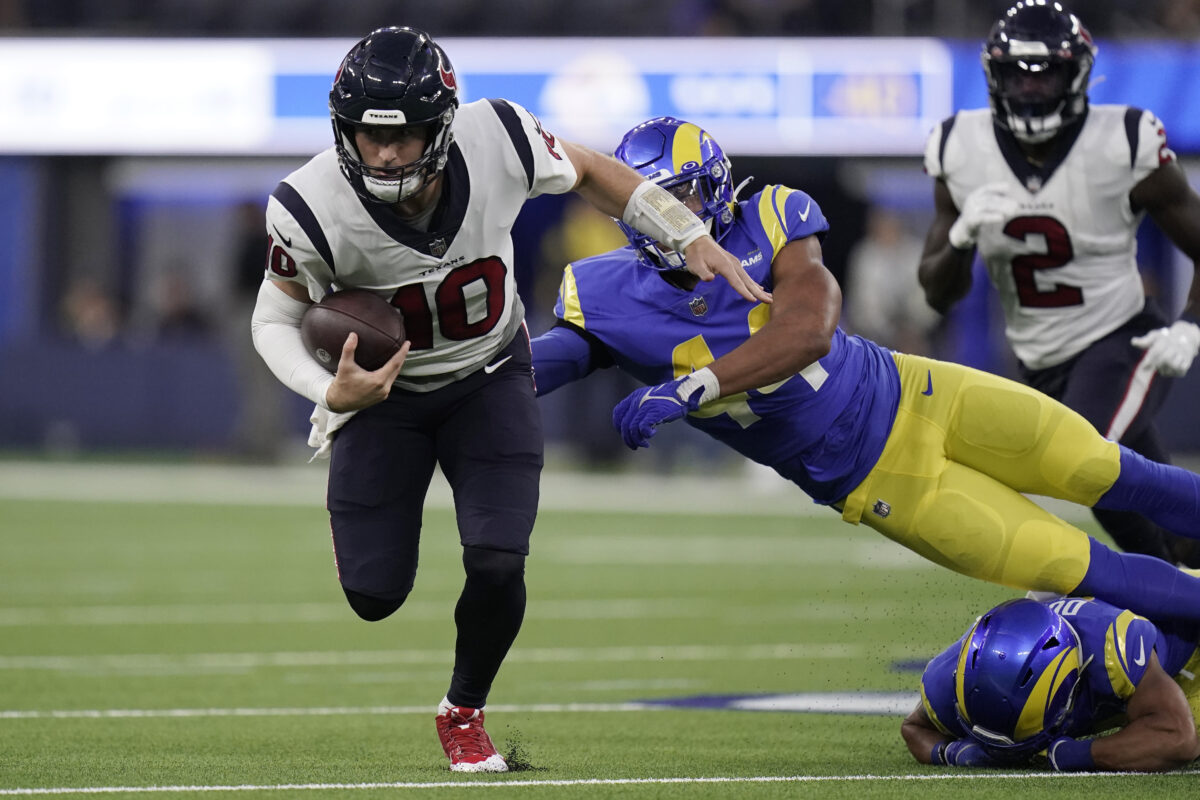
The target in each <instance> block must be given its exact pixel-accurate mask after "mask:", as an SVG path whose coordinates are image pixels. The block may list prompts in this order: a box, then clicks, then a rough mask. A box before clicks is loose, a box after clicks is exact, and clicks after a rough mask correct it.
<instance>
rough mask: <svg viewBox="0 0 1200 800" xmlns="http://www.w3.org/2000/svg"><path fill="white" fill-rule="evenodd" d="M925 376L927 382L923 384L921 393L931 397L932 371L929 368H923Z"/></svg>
mask: <svg viewBox="0 0 1200 800" xmlns="http://www.w3.org/2000/svg"><path fill="white" fill-rule="evenodd" d="M925 378H926V380H928V381H929V382H928V383H927V384H925V391H923V392H921V394H923V395H925V396H926V397H931V396H933V373H932V372H930V371H929V370H925Z"/></svg>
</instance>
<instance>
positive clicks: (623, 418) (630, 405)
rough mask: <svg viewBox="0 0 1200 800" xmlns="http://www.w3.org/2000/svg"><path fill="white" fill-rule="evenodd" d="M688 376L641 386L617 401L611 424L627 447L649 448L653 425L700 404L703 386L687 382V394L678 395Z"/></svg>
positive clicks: (692, 409) (675, 417) (681, 415)
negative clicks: (619, 433) (685, 395)
mask: <svg viewBox="0 0 1200 800" xmlns="http://www.w3.org/2000/svg"><path fill="white" fill-rule="evenodd" d="M690 377H691V376H690V375H685V376H683V377H682V378H676V379H675V380H673V381H671V382H669V383H660V384H658V385H657V386H645V387H643V388H641V389H637V390H635V391H633V392H631V393H630V394H629V396H627V397H626V398H625V399H624V400H622V401H621V402H619V403H617V406H616V408H614V409H613V427H614V428H616V429H617V430H619V431H620V432H621V438H622V439H624V440H625V444H626V445H628V446H629V449H630V450H637V449H638V448H639V447H649V446H650V437H651V436H653V435H654V433H655V428H657V427H658V426H659V425H662V424H663V423H665V422H674V421H675V420H677V419H682V418H683V416H684V415H685V414H687V413H688V412H689V411H695V410H696V409H697V408H699V407H700V397H701V396H702V395H703V394H704V386H702V385H699V384H696V383H695V381H691V382H690V383H689V386H688V389H690V390H691V391H690V393H689V394H688V396H687V397H683V396H681V394H680V388H681V387H680V384H682V383H683V382H684V381H686V380H688V378H690Z"/></svg>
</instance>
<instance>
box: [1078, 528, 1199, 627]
mask: <svg viewBox="0 0 1200 800" xmlns="http://www.w3.org/2000/svg"><path fill="white" fill-rule="evenodd" d="M1071 594H1075V595H1090V596H1092V597H1098V598H1100V599H1101V600H1103V601H1105V602H1106V603H1111V604H1113V605H1114V606H1117V607H1118V608H1128V609H1131V610H1133V611H1135V612H1136V613H1138V614H1141V615H1142V616H1145V617H1149V618H1150V619H1162V618H1164V617H1173V618H1179V619H1189V620H1200V578H1196V577H1193V576H1192V575H1188V574H1187V573H1186V572H1182V571H1180V570H1179V569H1177V568H1176V567H1175V566H1174V565H1173V564H1169V563H1167V562H1166V561H1163V560H1161V559H1158V558H1154V557H1153V556H1143V555H1137V554H1134V553H1118V552H1116V551H1114V550H1110V549H1109V548H1108V547H1105V546H1104V545H1102V544H1100V543H1099V542H1097V541H1096V540H1095V539H1092V540H1091V560H1090V561H1089V563H1088V569H1087V573H1086V574H1085V575H1084V576H1083V580H1082V581H1080V582H1079V586H1077V587H1075V589H1074V590H1073V591H1072V592H1071Z"/></svg>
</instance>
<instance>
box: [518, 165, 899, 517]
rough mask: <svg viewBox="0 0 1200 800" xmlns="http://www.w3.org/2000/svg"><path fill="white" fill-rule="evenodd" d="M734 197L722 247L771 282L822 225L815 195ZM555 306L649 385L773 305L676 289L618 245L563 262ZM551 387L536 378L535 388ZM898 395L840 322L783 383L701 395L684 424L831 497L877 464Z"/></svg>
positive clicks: (714, 289) (717, 288)
mask: <svg viewBox="0 0 1200 800" xmlns="http://www.w3.org/2000/svg"><path fill="white" fill-rule="evenodd" d="M737 206H738V212H737V214H736V217H735V221H734V223H733V224H732V225H731V226H730V228H729V230H728V232H727V233H726V234H725V235H724V236H723V237H722V239H721V246H722V247H724V248H725V249H726V250H728V251H729V252H730V253H732V254H733V255H734V256H736V257H737V258H739V259H740V260H741V262H742V264H743V266H744V267H745V268H746V271H747V273H749V275H750V277H751V278H753V279H754V280H756V281H758V282H759V283H760V284H762V285H763V286H765V287H766V288H768V289H770V288H771V283H772V281H771V262H772V261H773V259H774V257H775V255H776V254H777V253H778V252H779V251H780V250H781V249H782V248H783V246H784V245H786V244H787V243H788V242H790V241H795V240H797V239H803V238H806V237H808V236H813V235H821V234H823V233H824V232H825V231H826V230H827V229H828V227H829V225H828V222H826V220H825V217H824V215H823V214H822V213H821V210H820V208H819V207H818V206H817V204H816V202H814V201H813V199H812V198H811V197H809V196H808V195H807V194H805V193H804V192H800V191H797V190H794V189H789V188H787V187H784V186H768V187H767V188H766V189H764V190H762V191H761V192H758V193H757V194H755V195H754V196H753V197H751V198H749V199H747V200H743V201H741V202H739V203H738V204H737ZM555 315H556V316H557V317H558V318H559V319H560V320H562V321H563V322H564V323H566V324H567V325H568V326H571V327H573V328H574V329H576V330H577V331H584V332H586V334H585V335H586V337H587V338H589V339H590V341H591V343H592V344H593V346H594V345H596V344H597V343H598V344H599V345H600V346H601V347H602V349H603V351H604V352H605V353H606V354H607V357H608V358H609V359H611V363H614V364H616V365H617V366H618V367H620V368H621V369H622V370H624V371H626V372H628V373H629V374H631V375H633V376H634V377H635V378H637V379H638V380H640V381H642V382H643V383H646V384H649V385H654V384H658V383H663V382H666V381H670V380H674V379H675V378H677V377H680V376H682V375H686V374H687V373H689V372H692V371H694V370H697V369H701V368H703V367H705V366H707V365H708V364H710V363H711V362H712V361H714V360H715V359H717V358H720V357H721V356H723V355H725V354H726V353H728V352H729V351H731V350H733V349H734V348H736V347H737V346H738V345H740V344H742V343H743V342H744V341H746V339H747V338H748V337H750V336H751V335H753V334H754V333H755V332H756V331H758V330H759V329H760V328H761V327H762V326H763V325H764V324H765V323H766V322H767V320H768V318H769V317H770V306H768V305H765V304H754V303H750V302H749V301H747V300H745V299H744V298H743V297H741V296H740V295H739V294H738V293H737V292H736V291H734V290H733V289H732V288H731V287H730V286H729V284H728V283H726V282H725V281H721V280H717V281H712V282H709V283H704V282H701V283H699V284H697V286H696V287H695V288H694V289H691V290H684V289H681V288H679V287H678V286H676V285H674V284H672V283H669V282H668V281H667V280H665V279H664V277H663V273H661V272H658V271H656V270H653V269H650V268H648V267H647V266H645V265H644V264H642V263H641V262H640V261H639V256H638V252H637V251H636V250H634V249H633V248H631V247H626V248H623V249H620V250H615V251H612V252H610V253H605V254H603V255H599V256H595V257H593V258H587V259H584V260H582V261H578V262H576V263H574V264H571V265H568V266H567V268H566V270H565V272H564V275H563V280H562V285H561V287H560V289H559V297H558V302H557V304H556V306H555ZM546 357H548V356H547V355H546V351H545V349H543V347H541V346H540V345H539V342H538V341H537V340H535V341H534V370H535V374H538V375H539V376H541V374H542V373H539V372H538V369H539V367H538V364H539V358H546ZM597 366H607V364H604V363H597V360H596V358H595V354H594V352H593V356H592V359H591V362H590V363H589V364H588V366H587V367H586V368H585V369H584V370H583V373H586V372H589V371H591V370H592V369H595V368H596V367H597ZM570 377H571V378H574V377H579V375H572V376H570ZM553 388H555V386H554V385H545V384H544V383H543V381H542V379H541V377H539V385H538V389H539V392H541V393H542V394H544V393H546V392H548V391H551V390H552V389H553ZM899 393H900V379H899V374H898V372H897V370H896V365H895V361H894V360H893V359H892V356H891V354H890V353H889V352H888V351H887V350H885V349H884V348H882V347H879V346H878V345H876V344H874V343H873V342H870V341H868V340H866V339H861V338H859V337H857V336H847V335H846V334H845V333H844V332H843V331H842V330H841V329H838V330H837V331H836V332H835V333H834V336H833V341H832V346H831V348H830V351H829V353H828V355H826V356H825V357H824V358H822V359H820V361H818V362H815V363H813V364H810V365H809V366H807V367H806V368H804V369H803V370H801V371H800V372H798V373H797V374H795V375H793V376H792V377H790V378H788V379H786V380H784V381H782V382H780V383H776V384H772V385H770V386H764V387H762V388H760V389H756V390H752V391H748V392H743V393H740V394H737V395H731V396H729V397H724V398H721V399H720V400H717V401H714V402H711V403H707V404H705V405H704V406H703V407H702V408H700V409H699V410H698V411H695V412H693V413H691V414H689V415H688V417H687V421H688V423H689V424H690V425H692V426H693V427H695V428H699V429H700V430H702V431H704V432H705V433H707V434H709V435H710V436H712V437H714V438H716V439H718V440H720V441H722V442H724V443H725V444H727V445H729V446H730V447H732V448H733V449H735V450H737V451H738V452H739V453H741V454H743V455H745V456H746V457H748V458H750V459H753V460H754V461H757V462H759V463H760V464H766V465H767V466H770V467H773V468H775V470H776V471H778V472H779V473H780V474H781V475H783V476H784V477H785V478H787V479H789V480H791V481H794V482H795V483H796V484H798V485H799V486H800V487H801V488H802V489H803V490H804V491H805V492H806V493H808V494H809V495H810V496H811V497H812V498H813V499H814V500H816V501H817V502H819V503H825V504H830V503H834V502H836V501H838V500H840V499H842V498H843V497H845V496H846V495H847V494H849V492H850V491H851V490H852V489H853V488H854V487H855V486H857V485H858V484H859V483H860V482H861V481H862V479H863V478H864V477H865V476H866V474H867V473H868V472H869V471H870V470H871V468H872V467H873V466H874V465H875V462H876V461H877V460H878V458H879V454H880V453H881V452H882V451H883V446H884V442H885V441H886V440H887V437H888V433H889V432H890V430H891V427H892V422H893V420H894V418H895V414H896V408H897V404H898V402H899Z"/></svg>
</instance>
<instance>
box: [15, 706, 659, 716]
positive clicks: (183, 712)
mask: <svg viewBox="0 0 1200 800" xmlns="http://www.w3.org/2000/svg"><path fill="white" fill-rule="evenodd" d="M664 710H669V709H668V708H667V707H666V706H662V705H657V704H653V703H536V704H531V705H503V704H499V703H493V704H491V705H489V706H488V707H487V711H488V713H489V714H496V713H508V714H515V713H520V714H540V713H550V714H561V713H564V712H572V713H576V712H589V713H604V712H612V711H664ZM434 711H435V710H434V708H433V707H432V706H430V705H428V704H426V705H423V706H345V707H319V706H316V707H312V708H102V709H52V710H48V711H0V719H153V718H167V719H192V718H196V717H352V716H396V715H405V714H433V713H434Z"/></svg>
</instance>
